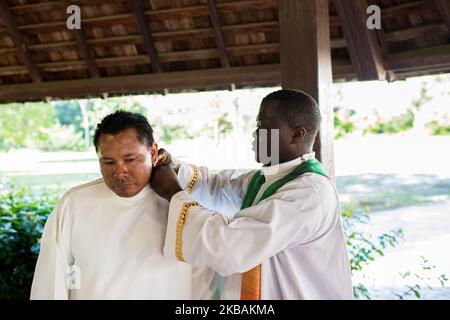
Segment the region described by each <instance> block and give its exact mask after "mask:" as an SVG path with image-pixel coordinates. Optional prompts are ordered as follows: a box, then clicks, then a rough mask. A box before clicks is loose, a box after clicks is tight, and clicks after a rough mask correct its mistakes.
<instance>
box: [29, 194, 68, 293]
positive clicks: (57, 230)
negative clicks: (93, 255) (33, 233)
mask: <svg viewBox="0 0 450 320" xmlns="http://www.w3.org/2000/svg"><path fill="white" fill-rule="evenodd" d="M67 211H68V206H67V203H66V196H64V197H63V199H62V200H61V202H60V203H59V204H58V205H57V206H56V207H55V209H54V210H53V212H52V213H51V214H50V215H49V217H48V220H47V222H46V223H45V227H44V232H43V234H42V238H41V240H40V252H39V257H38V260H37V263H36V269H35V272H34V277H33V283H32V286H31V295H30V299H32V300H53V299H56V300H67V299H69V289H68V288H69V285H70V284H68V283H67V281H71V278H69V276H70V269H69V266H70V264H71V261H70V260H71V256H70V255H68V254H67V253H68V252H69V251H70V244H69V239H70V233H69V232H70V219H69V213H68V212H67Z"/></svg>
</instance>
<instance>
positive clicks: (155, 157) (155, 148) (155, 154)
mask: <svg viewBox="0 0 450 320" xmlns="http://www.w3.org/2000/svg"><path fill="white" fill-rule="evenodd" d="M150 157H151V158H152V167H154V166H156V163H157V162H158V144H157V143H154V144H153V145H152V147H151V148H150Z"/></svg>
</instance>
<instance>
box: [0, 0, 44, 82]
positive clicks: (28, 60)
mask: <svg viewBox="0 0 450 320" xmlns="http://www.w3.org/2000/svg"><path fill="white" fill-rule="evenodd" d="M0 16H1V17H2V20H3V23H4V24H5V26H6V29H7V30H8V32H9V36H10V37H11V39H12V41H13V42H14V45H15V46H16V48H17V54H18V56H19V58H20V60H22V63H24V64H25V65H26V66H27V69H28V72H29V74H30V77H31V79H32V80H33V82H37V83H39V82H42V75H41V73H40V71H39V70H38V68H37V67H36V65H35V63H34V61H33V58H32V57H31V54H30V52H29V51H28V48H27V44H26V43H25V40H24V39H23V36H22V33H21V32H20V31H19V29H18V27H17V24H16V22H15V20H14V17H13V15H12V14H11V12H10V11H9V8H8V6H7V5H6V2H5V1H0Z"/></svg>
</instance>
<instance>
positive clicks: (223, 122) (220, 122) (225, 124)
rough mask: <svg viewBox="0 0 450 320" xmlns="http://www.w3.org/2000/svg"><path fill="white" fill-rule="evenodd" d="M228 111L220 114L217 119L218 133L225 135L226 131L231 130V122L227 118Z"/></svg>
mask: <svg viewBox="0 0 450 320" xmlns="http://www.w3.org/2000/svg"><path fill="white" fill-rule="evenodd" d="M227 117H228V113H224V114H222V115H221V116H220V117H219V118H218V119H217V126H218V127H219V133H220V134H223V135H226V134H227V133H229V132H231V131H233V124H232V123H231V122H230V121H228V119H227Z"/></svg>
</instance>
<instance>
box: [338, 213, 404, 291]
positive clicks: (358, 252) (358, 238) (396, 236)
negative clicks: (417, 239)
mask: <svg viewBox="0 0 450 320" xmlns="http://www.w3.org/2000/svg"><path fill="white" fill-rule="evenodd" d="M342 221H343V226H344V230H345V233H346V238H347V250H348V252H349V255H350V268H351V271H352V274H355V272H358V271H361V270H362V269H363V268H364V266H366V265H367V264H369V263H370V262H372V261H374V260H375V259H376V258H377V257H382V256H384V251H385V250H386V249H387V248H389V247H395V246H396V245H397V244H399V242H400V240H402V239H403V236H404V235H403V231H402V230H401V229H395V230H390V231H388V232H386V233H383V234H381V235H379V236H378V237H377V238H376V239H373V237H372V236H370V235H368V234H366V233H365V232H363V231H362V230H361V227H362V226H364V225H365V224H368V223H369V222H370V217H369V215H368V209H367V208H350V207H345V208H343V210H342ZM353 292H354V295H355V298H356V299H359V298H366V299H370V292H369V290H368V289H367V288H366V287H365V286H364V285H363V284H361V283H358V284H355V286H354V287H353Z"/></svg>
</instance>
